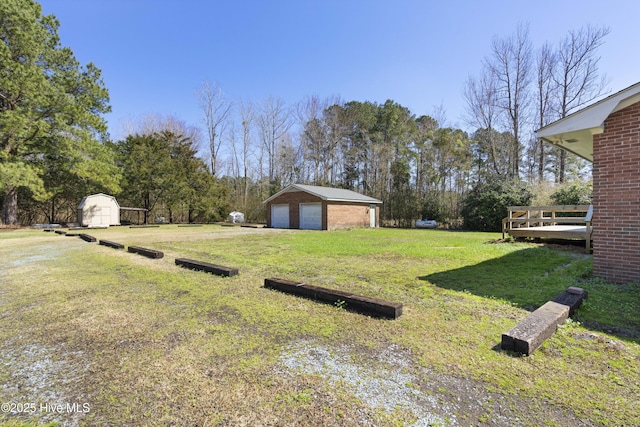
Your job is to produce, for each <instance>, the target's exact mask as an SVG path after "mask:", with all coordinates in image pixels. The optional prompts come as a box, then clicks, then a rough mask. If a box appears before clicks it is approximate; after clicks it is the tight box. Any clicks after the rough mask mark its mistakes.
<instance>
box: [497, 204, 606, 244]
mask: <svg viewBox="0 0 640 427" xmlns="http://www.w3.org/2000/svg"><path fill="white" fill-rule="evenodd" d="M507 210H508V215H507V217H506V218H504V219H503V220H502V238H503V239H504V238H505V235H506V234H507V233H509V232H510V231H511V230H520V229H523V228H525V229H526V228H530V227H545V226H551V225H580V226H585V227H586V230H585V240H586V245H587V250H588V251H589V250H590V245H591V232H592V226H591V216H592V215H593V206H592V205H556V206H509V207H508V208H507ZM559 214H560V215H559Z"/></svg>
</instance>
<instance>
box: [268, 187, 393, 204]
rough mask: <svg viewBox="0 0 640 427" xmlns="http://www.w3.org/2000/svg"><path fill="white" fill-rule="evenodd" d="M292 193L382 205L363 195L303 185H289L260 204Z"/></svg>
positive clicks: (339, 189) (339, 200)
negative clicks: (298, 192)
mask: <svg viewBox="0 0 640 427" xmlns="http://www.w3.org/2000/svg"><path fill="white" fill-rule="evenodd" d="M292 191H304V192H305V193H309V194H313V195H314V196H317V197H319V198H321V199H322V200H327V201H332V202H358V203H373V204H381V203H382V200H378V199H374V198H373V197H369V196H365V195H363V194H360V193H356V192H355V191H351V190H345V189H344V188H331V187H320V186H318V185H304V184H291V185H290V186H288V187H286V188H284V189H283V190H280V191H278V192H277V193H276V194H274V195H273V196H271V197H269V198H268V199H267V200H265V201H264V202H262V203H268V202H270V201H271V200H273V199H275V198H276V197H278V196H280V195H282V194H284V193H289V192H292Z"/></svg>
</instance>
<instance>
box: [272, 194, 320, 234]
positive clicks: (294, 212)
mask: <svg viewBox="0 0 640 427" xmlns="http://www.w3.org/2000/svg"><path fill="white" fill-rule="evenodd" d="M319 202H322V199H321V198H320V197H317V196H314V195H313V194H309V193H305V192H304V191H290V192H287V193H284V194H281V195H280V196H279V197H276V198H275V199H273V200H271V201H270V202H269V203H267V226H268V227H271V206H272V205H284V204H288V205H289V227H290V228H300V203H319ZM326 218H327V215H326V208H325V207H324V203H323V207H322V228H323V229H325V230H326V228H327V227H326Z"/></svg>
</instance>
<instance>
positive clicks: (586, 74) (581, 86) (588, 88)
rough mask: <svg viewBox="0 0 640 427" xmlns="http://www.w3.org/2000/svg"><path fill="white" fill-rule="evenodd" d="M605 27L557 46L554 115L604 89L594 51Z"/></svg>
mask: <svg viewBox="0 0 640 427" xmlns="http://www.w3.org/2000/svg"><path fill="white" fill-rule="evenodd" d="M609 32H610V30H609V28H607V27H601V28H596V27H592V26H591V25H588V26H586V27H583V28H581V29H579V30H577V31H570V32H569V34H568V35H567V36H566V37H565V38H564V40H562V42H561V43H560V45H559V46H558V50H557V53H556V67H555V68H554V72H553V74H552V78H553V81H554V83H555V84H556V87H557V95H556V99H557V106H556V109H557V115H558V118H564V117H566V116H567V115H568V114H569V113H570V112H571V111H572V110H575V109H576V108H579V107H581V106H583V105H584V104H586V103H588V102H591V101H593V100H594V99H595V98H597V97H599V96H600V95H602V94H603V93H604V91H605V88H606V86H607V79H606V76H600V75H599V74H598V62H600V57H599V56H596V53H597V50H598V48H599V47H600V46H602V44H603V43H604V38H605V37H606V36H607V34H609ZM565 167H566V152H565V151H564V150H561V152H560V164H559V167H558V169H559V172H558V173H559V176H558V179H557V180H558V181H559V182H564V179H565Z"/></svg>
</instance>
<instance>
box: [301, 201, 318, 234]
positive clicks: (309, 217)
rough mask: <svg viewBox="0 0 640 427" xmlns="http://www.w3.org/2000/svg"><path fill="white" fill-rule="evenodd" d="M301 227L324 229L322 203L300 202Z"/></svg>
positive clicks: (304, 228)
mask: <svg viewBox="0 0 640 427" xmlns="http://www.w3.org/2000/svg"><path fill="white" fill-rule="evenodd" d="M300 228H301V229H303V230H322V203H300Z"/></svg>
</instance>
